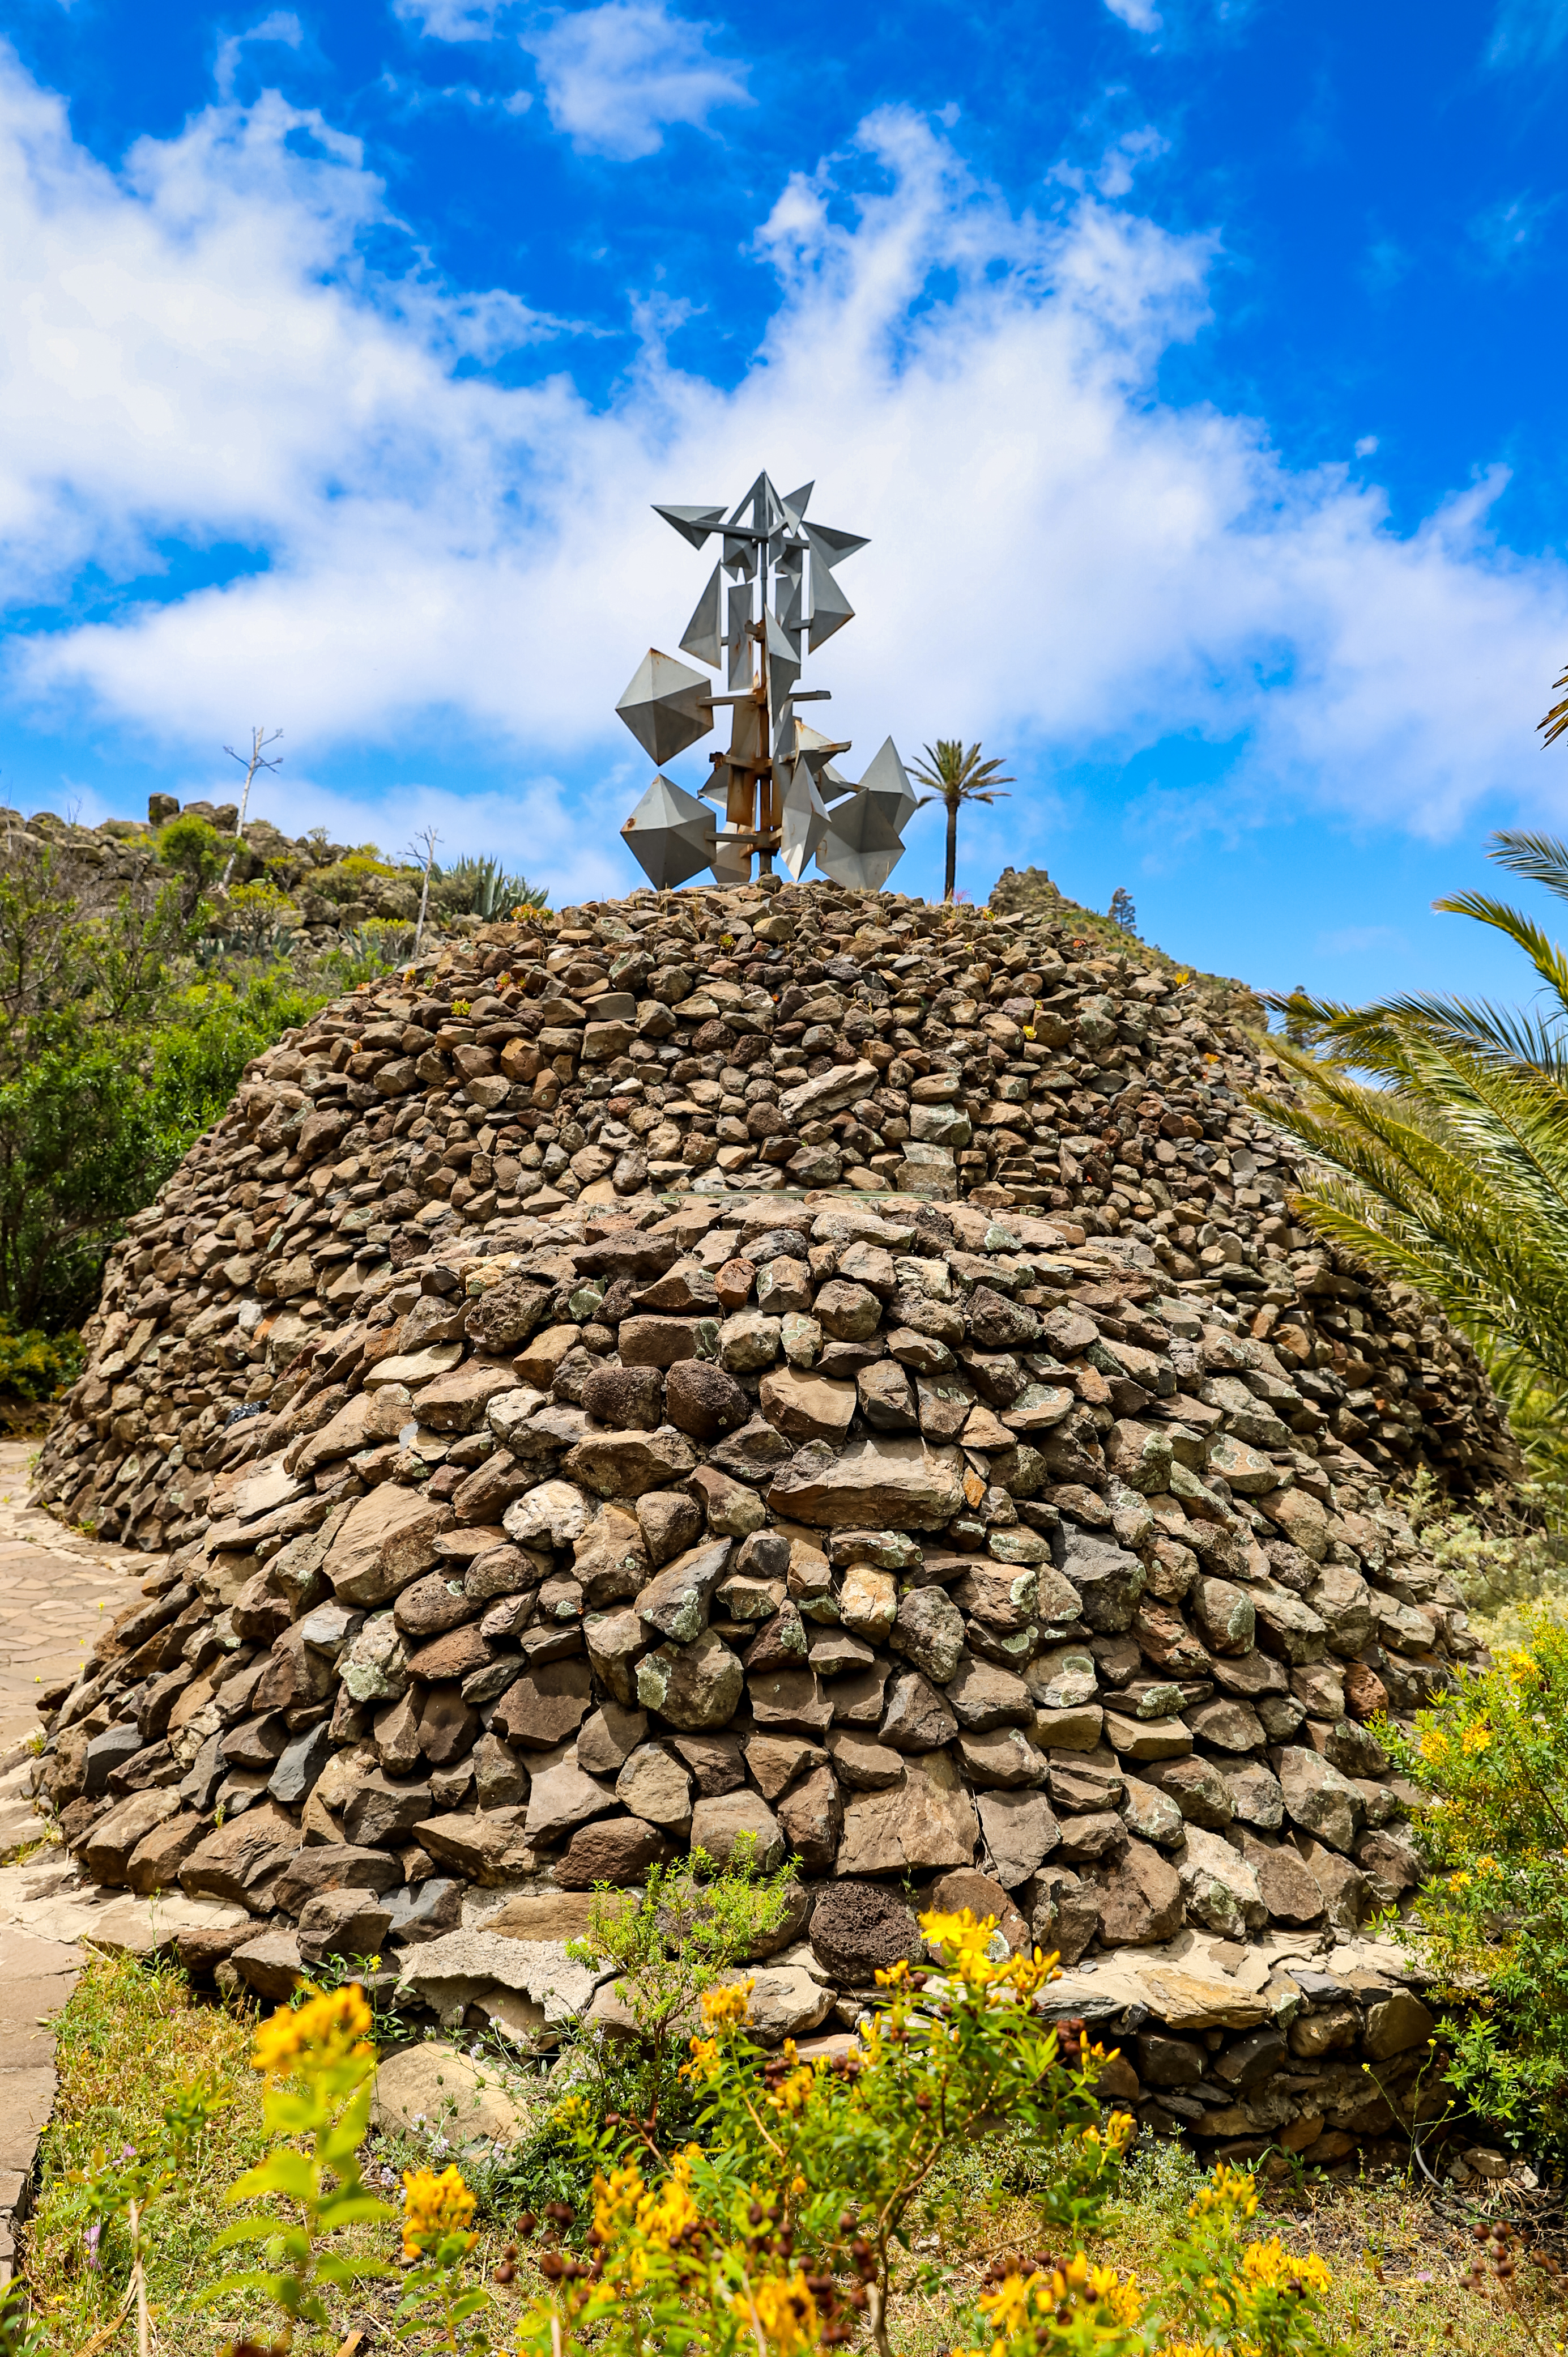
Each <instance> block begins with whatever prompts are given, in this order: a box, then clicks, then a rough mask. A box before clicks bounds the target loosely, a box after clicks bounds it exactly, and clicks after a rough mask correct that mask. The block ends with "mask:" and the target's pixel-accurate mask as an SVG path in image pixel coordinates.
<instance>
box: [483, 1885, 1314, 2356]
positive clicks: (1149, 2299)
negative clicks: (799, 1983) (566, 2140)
mask: <svg viewBox="0 0 1568 2357" xmlns="http://www.w3.org/2000/svg"><path fill="white" fill-rule="evenodd" d="M922 1929H923V1931H924V1932H925V1933H926V1937H927V1940H928V1942H929V1943H930V1945H931V1946H932V1947H933V1948H934V1949H935V1951H936V1953H937V1954H938V1956H939V1959H940V1962H939V1964H938V1965H937V1967H936V1968H935V1969H933V1970H932V1971H929V1972H927V1971H924V1970H918V1969H911V1968H910V1967H909V1966H908V1965H907V1964H904V1965H899V1966H896V1967H895V1968H894V1969H893V1970H892V1971H890V1972H888V1973H886V1974H884V1975H879V1978H880V1980H881V1983H882V2002H881V2004H880V2005H879V2007H878V2008H877V2011H876V2015H875V2020H874V2021H873V2022H871V2023H868V2024H866V2025H865V2026H864V2027H863V2029H862V2034H861V2040H860V2044H859V2047H858V2048H857V2049H856V2050H854V2052H853V2053H846V2054H845V2055H843V2057H840V2058H838V2059H836V2060H829V2059H826V2058H825V2057H822V2056H816V2057H813V2058H811V2060H810V2061H808V2060H806V2059H805V2058H803V2057H802V2056H801V2055H800V2052H799V2050H798V2049H797V2048H796V2047H795V2045H794V2044H793V2042H792V2041H789V2040H786V2041H785V2043H784V2044H783V2046H782V2047H781V2048H779V2050H777V2051H768V2050H764V2049H762V2048H761V2047H760V2046H759V2045H758V2044H757V2042H756V2041H755V2040H754V2039H753V2038H752V2036H751V2034H750V2031H749V2029H748V2025H747V2007H748V2000H749V1995H750V1989H749V1985H748V1984H747V1983H746V1982H744V1981H730V1982H726V1983H723V1984H718V1985H715V1986H712V1987H710V1988H709V1989H708V1990H707V1991H706V1992H705V1993H704V1995H703V1998H702V2000H701V2007H700V2010H701V2014H702V2028H701V2029H700V2030H699V2032H698V2034H697V2035H696V2036H695V2037H694V2038H693V2040H691V2061H690V2062H689V2064H688V2065H687V2069H688V2071H689V2072H690V2074H691V2076H692V2078H693V2081H694V2082H695V2083H697V2084H698V2085H699V2086H700V2087H701V2088H702V2090H703V2094H704V2098H705V2101H704V2107H703V2113H702V2115H701V2121H700V2127H701V2133H702V2138H703V2140H702V2142H701V2143H695V2142H693V2143H691V2144H688V2145H687V2146H686V2147H684V2148H683V2149H682V2150H679V2151H675V2152H672V2153H671V2154H670V2155H669V2156H668V2157H667V2158H662V2159H660V2157H659V2156H658V2154H657V2153H656V2152H655V2151H654V2149H653V2147H652V2142H651V2140H650V2138H649V2137H647V2136H643V2137H642V2138H641V2140H640V2148H639V2149H638V2150H637V2151H636V2152H635V2153H634V2154H633V2153H627V2154H625V2155H624V2156H623V2158H621V2159H620V2160H619V2161H618V2163H617V2164H615V2165H613V2166H611V2167H610V2168H608V2169H605V2170H603V2171H601V2173H600V2175H599V2177H598V2179H597V2180H596V2184H595V2189H594V2216H593V2225H592V2228H591V2231H590V2233H589V2234H588V2237H587V2244H586V2248H585V2251H584V2252H583V2253H582V2254H580V2255H579V2254H577V2253H574V2252H569V2251H567V2250H566V2249H564V2248H563V2247H562V2245H561V2244H560V2243H559V2241H558V2240H552V2241H550V2242H549V2243H548V2244H547V2246H546V2247H545V2248H544V2249H543V2250H542V2252H541V2253H540V2254H539V2255H538V2266H539V2268H540V2272H541V2274H542V2276H543V2277H544V2281H545V2289H544V2291H543V2293H542V2295H541V2296H540V2297H539V2298H536V2299H535V2300H534V2301H533V2302H532V2304H531V2306H530V2307H529V2309H527V2311H526V2313H525V2315H524V2317H523V2319H522V2322H521V2331H520V2337H519V2341H518V2348H519V2352H520V2357H588V2352H589V2351H590V2350H591V2351H592V2352H593V2357H654V2352H658V2357H694V2353H695V2352H702V2357H710V2352H711V2357H736V2353H737V2352H741V2351H742V2350H744V2351H746V2352H749V2357H805V2352H816V2351H828V2350H834V2349H839V2348H843V2347H845V2346H846V2345H848V2344H849V2343H850V2342H852V2341H854V2342H856V2343H858V2342H860V2341H861V2340H862V2338H863V2336H867V2335H868V2337H869V2340H870V2341H871V2343H872V2344H873V2345H874V2346H875V2349H876V2350H877V2352H879V2357H890V2352H891V2351H892V2349H893V2346H894V2341H893V2337H892V2318H893V2315H894V2313H895V2311H896V2308H897V2300H898V2298H899V2297H900V2295H901V2294H903V2293H904V2292H905V2291H910V2290H918V2288H919V2287H920V2278H919V2276H918V2273H917V2271H916V2270H915V2269H914V2268H913V2267H912V2266H910V2265H909V2264H908V2260H907V2258H906V2253H907V2250H908V2240H909V2236H908V2223H909V2221H910V2218H911V2215H912V2212H914V2210H915V2208H916V2205H917V2203H918V2199H919V2196H920V2194H921V2191H922V2189H923V2188H924V2187H926V2186H927V2185H928V2184H929V2180H930V2178H931V2175H932V2172H933V2170H934V2169H935V2168H936V2166H937V2164H938V2162H939V2161H940V2157H941V2155H942V2153H943V2152H944V2151H948V2150H950V2149H953V2148H955V2147H961V2146H963V2145H966V2144H970V2143H972V2142H974V2141H976V2140H978V2139H980V2138H982V2137H983V2136H986V2135H987V2134H988V2133H990V2132H991V2131H992V2130H993V2129H994V2128H995V2127H996V2126H998V2125H999V2124H1000V2123H1001V2122H1002V2121H1003V2120H1007V2121H1008V2122H1009V2123H1010V2124H1012V2125H1014V2126H1022V2127H1024V2129H1025V2130H1026V2132H1027V2133H1029V2134H1030V2135H1031V2136H1032V2137H1033V2138H1034V2140H1035V2141H1036V2144H1037V2146H1038V2147H1039V2149H1040V2150H1041V2151H1043V2152H1047V2153H1048V2154H1049V2155H1050V2156H1051V2159H1052V2166H1051V2167H1049V2168H1048V2169H1043V2170H1042V2171H1041V2172H1040V2179H1039V2181H1040V2182H1041V2184H1042V2185H1043V2188H1044V2190H1043V2192H1042V2193H1041V2195H1040V2197H1039V2198H1040V2203H1041V2223H1042V2225H1044V2226H1047V2227H1050V2228H1054V2229H1055V2230H1056V2232H1057V2233H1058V2235H1059V2237H1060V2239H1061V2241H1062V2244H1063V2245H1064V2251H1065V2255H1063V2256H1061V2257H1054V2256H1049V2255H1043V2256H1040V2257H1037V2258H1036V2259H1034V2260H1031V2261H1027V2262H1023V2261H1013V2260H1002V2261H999V2262H997V2263H995V2264H994V2265H993V2267H992V2268H991V2270H990V2273H989V2276H988V2278H987V2282H986V2286H985V2288H984V2289H983V2292H982V2295H981V2297H980V2299H979V2302H978V2304H977V2306H976V2308H975V2309H974V2310H973V2311H972V2313H971V2314H970V2316H969V2317H968V2318H967V2319H965V2326H964V2329H965V2330H968V2331H970V2332H971V2333H972V2336H973V2337H972V2344H971V2345H969V2346H967V2347H964V2348H961V2349H960V2350H955V2352H953V2357H1044V2352H1050V2357H1090V2353H1091V2352H1092V2357H1328V2352H1329V2351H1330V2349H1331V2346H1332V2344H1331V2343H1330V2341H1328V2340H1327V2339H1326V2337H1325V2333H1324V2330H1323V2324H1322V2314H1321V2295H1322V2292H1323V2290H1324V2289H1325V2288H1326V2282H1327V2276H1326V2270H1325V2269H1324V2268H1323V2266H1322V2265H1321V2263H1320V2262H1319V2261H1317V2260H1316V2259H1310V2258H1309V2259H1297V2258H1294V2257H1293V2256H1291V2255H1289V2254H1287V2253H1285V2252H1283V2250H1282V2248H1281V2246H1280V2244H1279V2242H1278V2240H1277V2239H1275V2240H1273V2241H1271V2242H1268V2243H1262V2242H1259V2241H1257V2240H1255V2239H1253V2238H1251V2236H1250V2235H1249V2233H1248V2231H1247V2230H1248V2227H1249V2225H1250V2222H1251V2218H1252V2216H1253V2213H1254V2212H1255V2211H1256V2207H1257V2196H1256V2192H1255V2190H1254V2187H1253V2183H1252V2179H1251V2177H1250V2176H1248V2175H1246V2174H1244V2173H1241V2172H1237V2171H1233V2170H1229V2169H1219V2170H1217V2171H1216V2173H1215V2175H1214V2177H1213V2178H1212V2179H1210V2180H1209V2181H1208V2184H1207V2185H1206V2186H1205V2187H1204V2189H1203V2190H1202V2191H1201V2192H1200V2194H1199V2196H1198V2198H1197V2201H1196V2202H1195V2203H1194V2205H1193V2209H1192V2213H1191V2217H1190V2220H1189V2223H1188V2232H1187V2236H1186V2237H1185V2238H1184V2240H1183V2241H1182V2242H1181V2243H1180V2244H1179V2245H1178V2247H1177V2250H1176V2255H1175V2258H1174V2260H1173V2262H1172V2264H1171V2266H1170V2267H1169V2269H1168V2270H1167V2271H1166V2274H1165V2280H1164V2281H1163V2282H1162V2283H1161V2284H1159V2285H1158V2286H1156V2287H1155V2289H1154V2291H1153V2293H1152V2294H1149V2295H1145V2293H1144V2290H1143V2288H1142V2287H1140V2285H1139V2284H1138V2282H1137V2281H1136V2279H1135V2278H1134V2277H1132V2276H1122V2274H1120V2273H1119V2272H1118V2271H1117V2270H1116V2269H1115V2268H1113V2267H1110V2266H1104V2265H1102V2264H1101V2263H1100V2262H1098V2261H1097V2260H1096V2259H1095V2257H1094V2256H1093V2255H1092V2247H1093V2244H1094V2243H1095V2242H1096V2240H1098V2239H1099V2237H1100V2235H1101V2233H1102V2231H1103V2225H1104V2218H1105V2211H1106V2207H1107V2204H1108V2202H1109V2201H1110V2198H1111V2196H1112V2193H1113V2192H1114V2190H1115V2189H1116V2186H1117V2182H1118V2179H1119V2176H1120V2163H1121V2156H1122V2152H1123V2150H1124V2149H1125V2147H1126V2146H1127V2144H1128V2143H1129V2141H1130V2139H1131V2136H1132V2134H1133V2121H1132V2120H1131V2119H1130V2118H1129V2117H1128V2116H1127V2115H1125V2114H1116V2113H1113V2114H1112V2115H1110V2117H1109V2118H1106V2117H1104V2116H1102V2115H1101V2114H1100V2112H1099V2110H1098V2107H1097V2105H1096V2104H1095V2101H1094V2093H1093V2089H1094V2081H1095V2076H1096V2073H1097V2071H1098V2069H1099V2067H1100V2065H1101V2062H1102V2061H1103V2060H1104V2058H1103V2056H1102V2055H1101V2053H1100V2051H1099V2050H1097V2049H1095V2048H1093V2047H1090V2046H1088V2045H1086V2043H1085V2041H1084V2039H1083V2036H1082V2033H1081V2030H1080V2029H1078V2028H1077V2027H1076V2026H1074V2025H1071V2024H1069V2023H1062V2024H1060V2025H1057V2024H1054V2023H1053V2022H1052V2021H1051V2020H1050V2018H1048V2015H1047V2011H1046V2010H1045V2009H1044V2007H1045V2006H1046V2005H1048V1998H1047V1996H1046V1992H1047V1989H1048V1986H1049V1983H1050V1980H1051V1978H1052V1975H1053V1974H1054V1971H1055V1964H1054V1959H1050V1958H1047V1957H1044V1956H1041V1955H1040V1954H1039V1953H1036V1954H1034V1955H1032V1956H1015V1955H1011V1954H1007V1953H1004V1952H1002V1943H1000V1942H999V1941H998V1940H997V1939H996V1938H995V1936H994V1934H995V1924H994V1922H993V1921H978V1922H977V1921H975V1919H974V1917H973V1916H972V1915H971V1914H969V1913H967V1912H966V1913H964V1914H962V1915H944V1914H935V1913H933V1914H929V1915H927V1916H926V1917H924V1918H923V1919H922Z"/></svg>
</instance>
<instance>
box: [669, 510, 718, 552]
mask: <svg viewBox="0 0 1568 2357" xmlns="http://www.w3.org/2000/svg"><path fill="white" fill-rule="evenodd" d="M653 512H654V514H655V515H656V516H662V517H663V519H664V521H665V522H666V523H672V524H673V525H674V527H675V529H676V531H677V532H678V533H680V535H681V537H682V540H689V541H690V542H691V544H692V546H693V548H701V546H702V544H703V541H704V540H706V538H707V536H708V534H709V533H711V532H712V531H713V530H714V528H715V526H716V525H718V524H721V523H723V522H724V520H725V511H724V510H723V508H662V507H659V506H657V505H656V506H655V508H654V511H653Z"/></svg>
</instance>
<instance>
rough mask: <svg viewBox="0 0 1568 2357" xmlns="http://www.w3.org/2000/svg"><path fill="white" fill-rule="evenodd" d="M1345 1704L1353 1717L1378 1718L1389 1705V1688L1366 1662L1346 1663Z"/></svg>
mask: <svg viewBox="0 0 1568 2357" xmlns="http://www.w3.org/2000/svg"><path fill="white" fill-rule="evenodd" d="M1345 1706H1346V1708H1347V1709H1348V1712H1349V1713H1350V1716H1351V1717H1352V1718H1360V1719H1367V1718H1376V1717H1378V1715H1379V1713H1380V1711H1386V1710H1387V1708H1388V1706H1389V1690H1388V1688H1387V1686H1386V1685H1384V1684H1383V1682H1382V1680H1381V1678H1380V1677H1379V1675H1378V1674H1377V1672H1376V1670H1369V1669H1368V1667H1367V1665H1366V1663H1364V1662H1347V1663H1346V1664H1345Z"/></svg>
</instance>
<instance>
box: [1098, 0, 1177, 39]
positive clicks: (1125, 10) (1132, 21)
mask: <svg viewBox="0 0 1568 2357" xmlns="http://www.w3.org/2000/svg"><path fill="white" fill-rule="evenodd" d="M1105 5H1106V6H1107V7H1108V8H1109V9H1110V11H1111V14H1112V16H1120V17H1121V19H1122V23H1123V24H1124V25H1129V26H1131V27H1132V29H1133V32H1134V33H1157V32H1158V31H1159V30H1160V28H1161V27H1162V26H1163V24H1164V22H1165V19H1164V17H1163V16H1161V15H1160V12H1159V10H1158V9H1157V8H1156V7H1155V6H1154V5H1153V0H1105Z"/></svg>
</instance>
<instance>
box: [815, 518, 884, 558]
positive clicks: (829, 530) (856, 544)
mask: <svg viewBox="0 0 1568 2357" xmlns="http://www.w3.org/2000/svg"><path fill="white" fill-rule="evenodd" d="M801 528H802V530H803V531H804V533H805V534H806V537H807V538H808V540H810V542H811V545H812V547H813V548H814V549H815V550H816V551H817V553H818V554H819V555H820V556H821V557H822V559H823V561H824V562H825V563H826V564H828V565H842V564H843V561H844V558H845V557H846V556H853V555H854V552H855V550H856V549H857V548H869V547H870V546H871V543H870V541H869V540H867V539H866V538H865V534H864V533H858V532H840V531H838V530H837V529H836V528H835V527H834V526H833V525H832V524H831V523H809V524H805V525H803V526H802V527H801Z"/></svg>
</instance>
